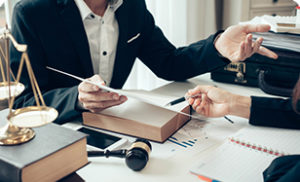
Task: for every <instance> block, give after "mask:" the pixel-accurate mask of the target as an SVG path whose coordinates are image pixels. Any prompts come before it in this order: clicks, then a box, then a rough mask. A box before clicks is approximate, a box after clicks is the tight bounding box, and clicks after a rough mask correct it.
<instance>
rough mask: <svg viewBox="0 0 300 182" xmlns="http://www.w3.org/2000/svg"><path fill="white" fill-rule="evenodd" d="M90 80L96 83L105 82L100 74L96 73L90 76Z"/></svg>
mask: <svg viewBox="0 0 300 182" xmlns="http://www.w3.org/2000/svg"><path fill="white" fill-rule="evenodd" d="M88 80H90V81H92V82H95V83H102V84H105V81H104V80H103V79H102V78H101V77H100V75H94V76H92V77H91V78H89V79H88Z"/></svg>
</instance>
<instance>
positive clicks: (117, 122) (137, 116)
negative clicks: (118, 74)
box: [83, 90, 191, 142]
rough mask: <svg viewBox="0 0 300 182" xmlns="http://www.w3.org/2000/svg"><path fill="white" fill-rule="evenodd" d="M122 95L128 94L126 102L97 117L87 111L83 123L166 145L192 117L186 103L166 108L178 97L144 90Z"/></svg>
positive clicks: (104, 111)
mask: <svg viewBox="0 0 300 182" xmlns="http://www.w3.org/2000/svg"><path fill="white" fill-rule="evenodd" d="M122 93H123V94H124V95H129V97H128V100H127V101H126V102H125V103H123V104H121V105H119V106H114V107H111V108H108V109H105V110H103V111H102V112H101V113H98V114H95V113H90V112H84V113H83V124H84V125H87V126H92V127H96V128H101V129H105V130H110V131H115V132H118V133H123V134H127V135H132V136H137V137H142V138H146V139H150V140H153V141H158V142H163V141H165V140H166V139H167V138H168V137H169V136H171V135H172V134H173V133H174V132H175V131H177V130H178V129H179V128H180V127H181V126H182V125H184V124H185V123H186V122H187V121H189V120H190V118H191V116H190V107H189V105H188V103H187V102H182V103H179V104H176V105H174V106H168V107H165V105H166V104H167V103H169V102H170V101H172V100H175V99H177V98H175V97H172V96H168V95H161V94H158V93H154V92H148V91H144V90H122ZM131 95H134V97H130V96H131ZM141 98H142V99H141ZM174 111H175V112H174ZM176 111H177V112H176ZM178 112H182V113H184V114H185V115H183V114H181V113H178Z"/></svg>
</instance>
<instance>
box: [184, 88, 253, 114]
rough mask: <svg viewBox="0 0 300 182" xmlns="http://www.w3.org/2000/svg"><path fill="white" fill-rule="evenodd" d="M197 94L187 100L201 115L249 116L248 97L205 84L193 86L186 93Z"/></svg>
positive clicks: (249, 102) (249, 100)
mask: <svg viewBox="0 0 300 182" xmlns="http://www.w3.org/2000/svg"><path fill="white" fill-rule="evenodd" d="M199 94H200V95H201V96H198V97H196V98H189V99H188V102H189V104H190V105H191V106H192V107H193V109H194V110H195V111H196V112H197V113H199V114H201V115H204V116H206V117H223V116H225V115H228V114H229V115H235V116H240V117H244V118H249V116H250V107H251V98H250V97H247V96H241V95H236V94H233V93H230V92H228V91H226V90H223V89H220V88H216V87H213V86H207V85H199V86H197V87H195V88H194V89H192V90H190V91H189V92H188V93H187V94H186V97H189V96H193V95H199Z"/></svg>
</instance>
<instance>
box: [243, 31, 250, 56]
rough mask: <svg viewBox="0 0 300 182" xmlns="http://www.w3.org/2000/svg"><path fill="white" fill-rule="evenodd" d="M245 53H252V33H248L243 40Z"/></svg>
mask: <svg viewBox="0 0 300 182" xmlns="http://www.w3.org/2000/svg"><path fill="white" fill-rule="evenodd" d="M244 51H245V54H246V55H249V54H251V53H252V34H248V35H247V37H246V40H245V49H244Z"/></svg>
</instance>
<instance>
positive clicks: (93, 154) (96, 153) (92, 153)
mask: <svg viewBox="0 0 300 182" xmlns="http://www.w3.org/2000/svg"><path fill="white" fill-rule="evenodd" d="M126 152H127V150H125V149H123V150H115V151H109V150H105V151H88V157H102V156H105V157H106V158H108V157H120V158H124V157H125V155H126Z"/></svg>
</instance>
